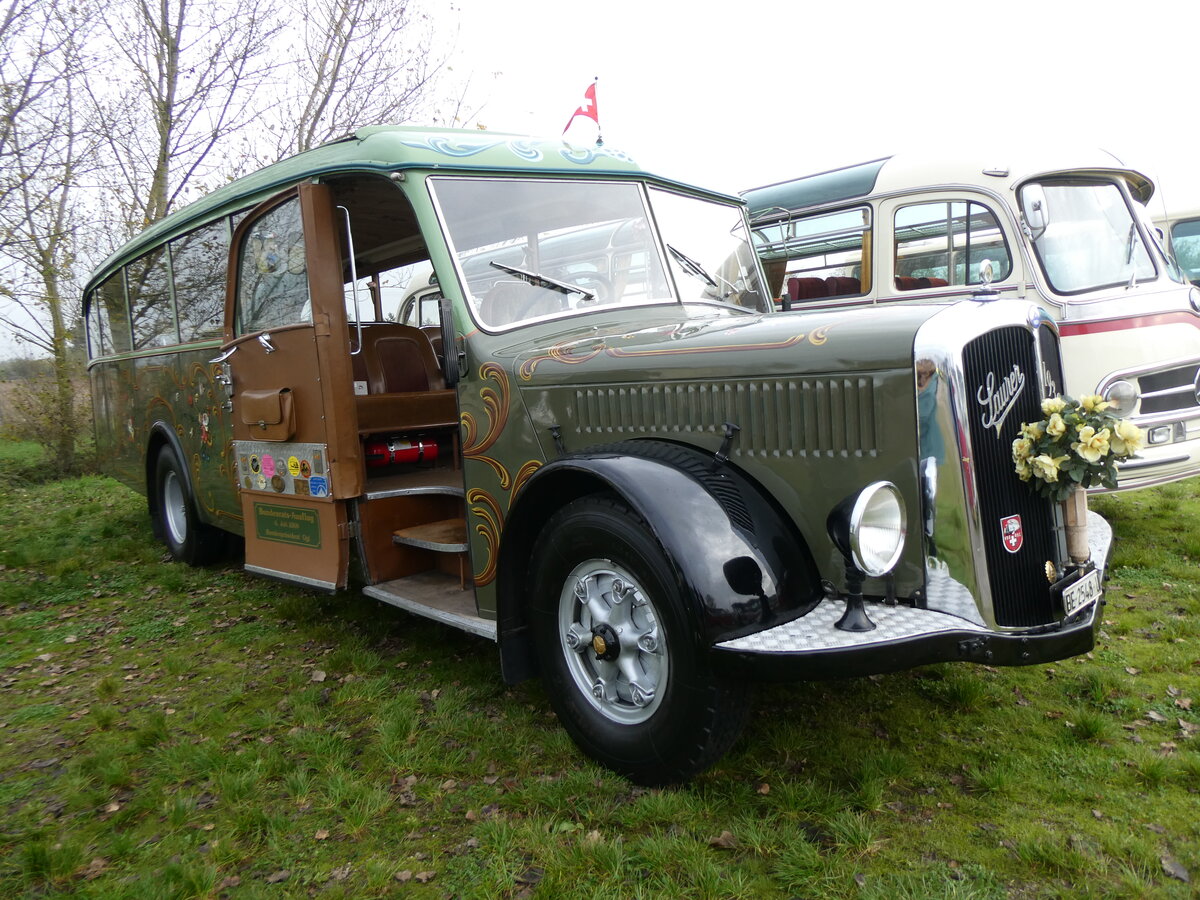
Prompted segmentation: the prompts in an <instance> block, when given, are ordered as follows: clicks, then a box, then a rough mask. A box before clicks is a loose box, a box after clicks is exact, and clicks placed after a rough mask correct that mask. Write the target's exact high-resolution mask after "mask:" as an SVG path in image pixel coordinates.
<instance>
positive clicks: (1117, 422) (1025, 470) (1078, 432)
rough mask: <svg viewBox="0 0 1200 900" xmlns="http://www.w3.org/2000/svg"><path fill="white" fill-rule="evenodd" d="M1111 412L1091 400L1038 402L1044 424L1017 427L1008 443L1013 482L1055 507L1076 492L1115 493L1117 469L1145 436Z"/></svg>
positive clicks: (1103, 402) (1095, 399)
mask: <svg viewBox="0 0 1200 900" xmlns="http://www.w3.org/2000/svg"><path fill="white" fill-rule="evenodd" d="M1110 406H1111V404H1110V403H1108V402H1107V401H1106V400H1104V398H1102V397H1100V396H1098V395H1096V394H1090V395H1088V396H1085V397H1081V398H1080V399H1079V400H1073V399H1072V398H1070V397H1053V398H1051V399H1048V400H1043V401H1042V415H1043V416H1044V418H1043V419H1042V420H1041V421H1039V422H1032V423H1022V425H1021V433H1020V436H1019V437H1017V439H1016V440H1014V441H1013V443H1012V458H1013V464H1014V466H1015V468H1016V473H1017V476H1018V477H1019V478H1020V479H1021V480H1022V481H1024V482H1026V483H1028V484H1029V486H1030V488H1031V489H1032V490H1033V492H1034V493H1035V494H1038V495H1039V496H1042V497H1045V498H1047V499H1048V500H1055V501H1058V500H1066V499H1067V498H1068V497H1070V496H1071V494H1072V493H1073V492H1074V491H1075V490H1076V489H1077V488H1090V487H1106V488H1110V489H1112V488H1116V486H1117V463H1119V462H1123V461H1124V460H1127V459H1130V458H1131V457H1133V456H1134V455H1135V454H1136V453H1137V452H1138V451H1139V450H1141V449H1142V448H1143V447H1144V446H1145V445H1146V434H1145V432H1143V431H1142V429H1140V428H1138V427H1137V426H1136V425H1134V424H1133V423H1132V422H1129V421H1127V420H1125V419H1118V418H1117V417H1115V416H1113V415H1112V414H1110V413H1109V412H1107V410H1108V409H1109V408H1110Z"/></svg>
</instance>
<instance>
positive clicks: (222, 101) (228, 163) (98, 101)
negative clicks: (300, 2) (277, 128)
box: [89, 0, 280, 231]
mask: <svg viewBox="0 0 1200 900" xmlns="http://www.w3.org/2000/svg"><path fill="white" fill-rule="evenodd" d="M104 22H105V26H106V28H107V31H108V33H109V35H110V37H111V38H112V45H113V46H114V47H115V48H116V49H117V51H118V53H117V60H116V62H115V65H114V72H113V78H112V79H110V80H109V81H107V82H105V83H103V84H101V85H99V86H96V85H92V86H91V87H90V88H89V90H90V92H91V96H92V99H93V104H94V106H95V108H96V109H97V110H101V111H103V115H104V127H103V133H104V135H105V139H106V142H107V144H108V156H109V158H110V163H111V166H112V170H111V171H112V179H111V187H112V189H113V190H115V191H116V192H117V194H118V196H119V197H120V200H121V203H120V207H121V210H122V213H123V218H124V220H125V224H126V226H127V227H128V228H129V229H130V230H133V231H136V230H139V229H140V228H142V227H144V226H145V225H147V224H149V223H151V222H154V221H156V220H158V219H160V218H162V217H163V216H165V215H166V214H167V213H169V212H171V211H172V210H173V209H174V208H175V207H177V206H178V205H180V203H181V202H182V200H183V199H184V198H185V197H186V196H187V195H188V194H189V192H195V191H199V192H202V191H204V190H206V189H211V187H212V185H213V183H215V182H218V181H221V180H224V178H225V177H226V175H227V173H228V172H229V171H230V170H231V169H233V170H236V168H237V166H236V161H235V160H231V159H230V158H229V157H228V156H227V155H225V154H222V153H219V152H218V147H220V146H222V144H223V143H224V142H225V141H227V140H228V139H230V138H231V137H232V136H234V135H236V134H238V133H239V132H240V131H242V130H243V129H245V128H247V126H249V125H250V124H251V123H252V122H254V121H255V120H256V119H257V118H258V117H260V116H261V115H262V113H263V106H264V103H263V99H264V96H266V94H267V91H266V86H267V85H266V82H267V78H268V76H269V75H270V72H271V70H272V68H273V65H274V64H273V63H272V61H271V59H270V58H269V51H270V47H271V42H272V40H273V38H275V36H276V35H277V34H278V32H279V27H280V26H279V22H278V19H277V17H276V15H275V7H274V6H273V5H272V4H270V3H262V2H259V0H222V2H214V0H124V2H117V3H115V4H113V5H112V6H110V7H109V8H108V9H107V11H106V12H105V14H104ZM205 179H209V182H208V183H205Z"/></svg>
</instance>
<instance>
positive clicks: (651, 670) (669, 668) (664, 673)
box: [531, 495, 747, 785]
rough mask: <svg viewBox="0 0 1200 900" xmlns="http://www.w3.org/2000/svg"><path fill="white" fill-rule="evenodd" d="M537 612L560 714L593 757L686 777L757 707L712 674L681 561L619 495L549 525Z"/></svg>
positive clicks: (620, 767)
mask: <svg viewBox="0 0 1200 900" xmlns="http://www.w3.org/2000/svg"><path fill="white" fill-rule="evenodd" d="M532 571H533V575H532V599H531V604H532V606H531V613H532V615H531V618H532V625H533V628H534V631H535V635H536V640H537V646H538V648H539V651H538V652H539V654H540V656H541V663H542V672H543V678H544V679H545V682H546V688H547V691H548V693H549V695H550V698H551V702H552V703H553V705H554V709H555V712H557V713H558V716H559V718H560V719H562V721H563V725H564V726H565V727H566V729H567V731H568V732H569V733H570V734H571V736H572V738H574V740H575V741H576V743H578V744H579V746H580V747H581V748H582V749H583V750H584V752H586V753H587V754H588V755H589V756H591V757H593V758H594V759H596V760H597V761H598V762H600V763H602V764H604V765H606V766H608V767H609V768H612V769H614V770H616V771H618V772H621V773H622V774H624V775H627V776H628V777H629V778H630V779H632V780H633V781H636V782H639V783H641V784H648V785H657V784H669V783H672V782H677V781H682V780H685V779H687V778H690V777H691V776H693V775H695V774H697V773H698V772H701V771H703V770H704V769H706V768H708V767H709V766H711V765H712V764H713V763H715V762H716V761H717V760H718V759H719V758H720V757H721V756H722V755H723V754H724V753H725V752H726V750H728V749H729V747H730V745H732V744H733V742H734V740H736V738H737V736H738V734H739V732H740V731H741V728H742V725H743V724H744V722H745V719H746V714H747V703H746V694H747V690H746V688H745V686H743V685H738V684H734V683H730V682H727V681H724V680H721V679H718V678H717V677H715V676H714V675H712V674H711V673H710V672H709V671H708V667H707V666H706V665H705V660H704V658H703V651H702V649H701V648H700V647H699V646H698V643H697V638H696V636H695V634H694V629H693V628H691V627H689V622H688V616H687V613H686V610H685V607H684V595H683V593H682V591H681V590H680V588H679V586H678V584H677V583H676V581H675V579H674V578H673V577H672V575H671V572H672V566H671V563H670V560H669V559H668V558H667V556H666V554H665V553H664V551H663V550H662V548H661V547H660V546H659V544H658V541H657V540H656V539H655V538H654V536H653V534H652V533H651V532H650V530H649V528H648V527H647V526H646V524H645V523H644V522H643V521H642V520H641V518H640V517H638V516H637V515H636V514H635V513H634V512H633V511H632V510H631V509H629V508H628V507H627V506H626V505H625V504H623V503H622V502H620V501H619V500H617V499H616V498H614V497H610V496H607V495H597V496H590V497H584V498H582V499H580V500H576V501H574V502H573V503H571V504H569V505H568V506H566V507H564V508H563V509H562V510H560V511H559V512H558V513H556V514H555V515H554V516H552V517H551V519H550V521H549V522H547V523H546V527H545V529H544V530H543V531H542V534H541V536H540V537H539V539H538V542H537V545H536V546H535V548H534V553H533V570H532Z"/></svg>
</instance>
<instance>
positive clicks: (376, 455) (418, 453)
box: [364, 435, 438, 468]
mask: <svg viewBox="0 0 1200 900" xmlns="http://www.w3.org/2000/svg"><path fill="white" fill-rule="evenodd" d="M364 449H365V450H366V457H367V465H368V466H370V467H371V468H379V467H380V466H394V465H396V464H397V463H415V462H429V461H431V460H435V459H437V456H438V445H437V442H436V441H427V440H423V439H421V438H417V439H415V440H413V439H411V438H407V437H404V436H403V435H394V436H392V437H386V438H377V439H375V440H370V441H367V442H366V444H365V447H364Z"/></svg>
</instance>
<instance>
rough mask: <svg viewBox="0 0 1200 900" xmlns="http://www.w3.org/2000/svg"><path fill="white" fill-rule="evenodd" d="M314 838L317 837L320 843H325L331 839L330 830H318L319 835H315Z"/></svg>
mask: <svg viewBox="0 0 1200 900" xmlns="http://www.w3.org/2000/svg"><path fill="white" fill-rule="evenodd" d="M313 837H315V838H316V839H317V840H318V841H323V840H325V839H326V838H327V837H329V829H328V828H318V829H317V833H316V834H314V835H313Z"/></svg>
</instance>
